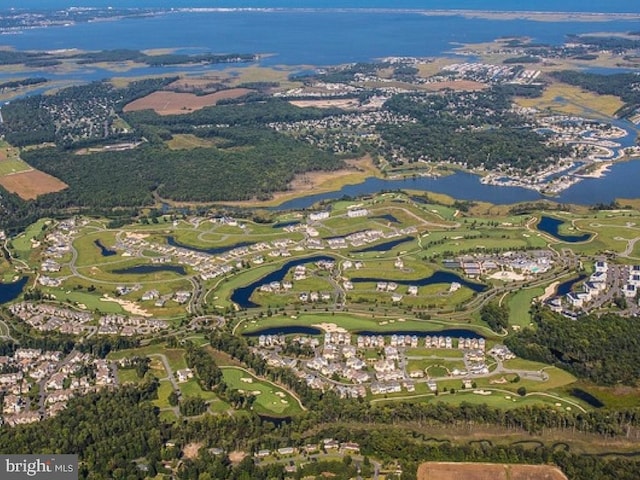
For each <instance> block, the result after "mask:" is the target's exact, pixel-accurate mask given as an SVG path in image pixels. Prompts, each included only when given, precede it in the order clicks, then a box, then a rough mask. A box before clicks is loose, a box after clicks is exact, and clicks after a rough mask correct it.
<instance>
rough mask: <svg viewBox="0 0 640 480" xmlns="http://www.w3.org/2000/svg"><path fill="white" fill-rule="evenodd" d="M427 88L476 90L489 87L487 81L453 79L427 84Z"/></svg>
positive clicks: (460, 90) (437, 89) (436, 89)
mask: <svg viewBox="0 0 640 480" xmlns="http://www.w3.org/2000/svg"><path fill="white" fill-rule="evenodd" d="M425 88H426V89H427V90H434V91H440V90H445V89H450V90H456V91H459V92H462V91H476V90H484V89H485V88H488V85H487V84H485V83H480V82H474V81H472V80H451V81H448V82H433V83H427V84H426V85H425Z"/></svg>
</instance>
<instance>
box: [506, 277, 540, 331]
mask: <svg viewBox="0 0 640 480" xmlns="http://www.w3.org/2000/svg"><path fill="white" fill-rule="evenodd" d="M543 294H544V288H542V287H534V288H526V289H522V290H519V291H518V292H516V293H514V294H513V295H511V296H510V297H509V299H508V300H507V305H508V306H509V324H510V325H517V326H519V327H521V328H522V327H528V326H529V325H530V324H531V314H530V313H529V310H530V309H531V302H532V301H533V299H535V298H537V297H539V296H541V295H543Z"/></svg>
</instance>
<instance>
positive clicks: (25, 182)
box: [0, 170, 68, 200]
mask: <svg viewBox="0 0 640 480" xmlns="http://www.w3.org/2000/svg"><path fill="white" fill-rule="evenodd" d="M0 185H2V186H3V187H4V188H6V189H7V190H8V191H10V192H11V193H16V194H18V195H19V196H20V198H22V199H24V200H33V199H34V198H36V197H38V196H39V195H44V194H45V193H53V192H59V191H60V190H64V189H65V188H67V186H68V185H67V184H66V183H64V182H62V181H60V180H58V179H57V178H56V177H52V176H51V175H49V174H47V173H44V172H41V171H40V170H29V171H27V172H20V173H14V174H11V175H4V176H2V177H0Z"/></svg>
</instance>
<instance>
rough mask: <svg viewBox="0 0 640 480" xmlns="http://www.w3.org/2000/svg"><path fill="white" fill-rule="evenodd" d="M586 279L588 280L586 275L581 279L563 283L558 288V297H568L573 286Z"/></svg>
mask: <svg viewBox="0 0 640 480" xmlns="http://www.w3.org/2000/svg"><path fill="white" fill-rule="evenodd" d="M586 278H587V276H586V275H580V276H579V277H576V278H573V279H571V280H567V281H566V282H562V283H561V284H560V285H558V287H557V288H556V295H557V296H563V295H566V294H567V293H569V292H570V291H571V289H572V288H573V286H574V285H575V284H577V283H580V282H582V281H583V280H585V279H586Z"/></svg>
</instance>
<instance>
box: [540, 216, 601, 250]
mask: <svg viewBox="0 0 640 480" xmlns="http://www.w3.org/2000/svg"><path fill="white" fill-rule="evenodd" d="M564 223H565V222H564V221H562V220H558V219H557V218H553V217H547V216H544V215H543V216H542V217H541V218H540V221H539V222H538V225H536V228H537V229H538V230H540V231H541V232H545V233H548V234H549V235H551V236H552V237H555V238H557V239H558V240H562V241H563V242H567V243H577V242H585V241H587V240H589V239H590V238H591V234H590V233H583V234H581V235H563V234H561V233H559V229H560V226H561V225H563V224H564Z"/></svg>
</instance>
